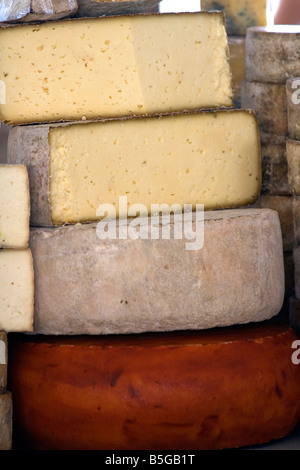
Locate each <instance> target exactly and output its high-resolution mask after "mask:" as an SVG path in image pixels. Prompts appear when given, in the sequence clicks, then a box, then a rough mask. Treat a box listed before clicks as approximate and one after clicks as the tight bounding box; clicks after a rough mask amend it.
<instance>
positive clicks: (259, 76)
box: [246, 25, 300, 84]
mask: <svg viewBox="0 0 300 470" xmlns="http://www.w3.org/2000/svg"><path fill="white" fill-rule="evenodd" d="M297 76H300V26H296V25H295V26H292V25H277V26H273V27H271V26H265V27H262V26H261V27H259V26H257V27H253V28H248V30H247V34H246V80H247V81H252V82H263V83H282V84H285V83H286V81H287V79H288V78H291V77H297Z"/></svg>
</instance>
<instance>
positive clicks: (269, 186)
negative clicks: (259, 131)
mask: <svg viewBox="0 0 300 470" xmlns="http://www.w3.org/2000/svg"><path fill="white" fill-rule="evenodd" d="M261 162H262V189H261V193H262V194H269V195H273V196H291V194H292V193H291V189H290V186H289V182H288V162H287V152H286V145H285V144H282V145H272V144H269V145H262V147H261Z"/></svg>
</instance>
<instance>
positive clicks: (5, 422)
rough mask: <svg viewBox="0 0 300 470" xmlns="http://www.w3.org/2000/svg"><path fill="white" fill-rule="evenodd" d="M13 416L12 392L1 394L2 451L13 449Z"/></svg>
mask: <svg viewBox="0 0 300 470" xmlns="http://www.w3.org/2000/svg"><path fill="white" fill-rule="evenodd" d="M12 415H13V402H12V394H11V392H6V393H2V394H0V451H1V450H11V449H12V430H13V429H12V428H13V425H12Z"/></svg>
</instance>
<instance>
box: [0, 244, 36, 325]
mask: <svg viewBox="0 0 300 470" xmlns="http://www.w3.org/2000/svg"><path fill="white" fill-rule="evenodd" d="M33 310H34V271H33V260H32V254H31V251H30V249H28V248H27V249H25V250H0V329H1V330H4V331H6V332H8V333H9V332H27V331H32V329H33Z"/></svg>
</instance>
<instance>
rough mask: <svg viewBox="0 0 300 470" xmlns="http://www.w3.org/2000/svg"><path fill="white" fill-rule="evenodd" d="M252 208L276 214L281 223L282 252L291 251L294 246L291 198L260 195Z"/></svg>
mask: <svg viewBox="0 0 300 470" xmlns="http://www.w3.org/2000/svg"><path fill="white" fill-rule="evenodd" d="M253 207H256V208H261V209H262V208H268V209H272V210H274V211H276V212H278V215H279V219H280V223H281V231H282V241H283V250H284V252H287V251H292V250H293V248H294V245H295V235H294V210H293V197H292V196H269V195H266V194H262V195H261V196H260V198H259V199H258V201H257V202H256V203H255V204H254V205H253Z"/></svg>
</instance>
